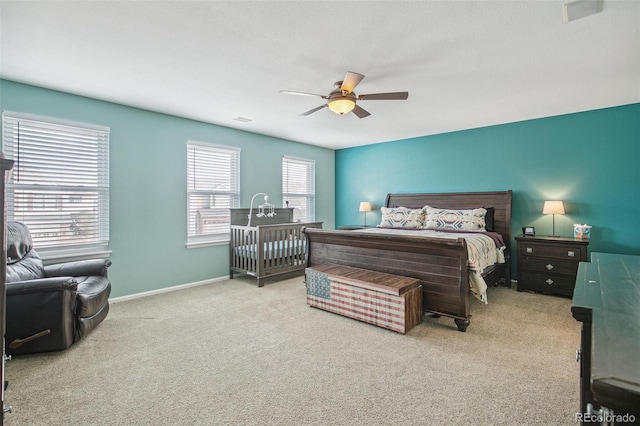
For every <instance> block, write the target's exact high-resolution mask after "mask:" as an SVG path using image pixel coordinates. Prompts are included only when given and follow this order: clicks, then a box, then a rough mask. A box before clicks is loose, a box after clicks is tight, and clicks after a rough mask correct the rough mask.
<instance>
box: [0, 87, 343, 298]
mask: <svg viewBox="0 0 640 426" xmlns="http://www.w3.org/2000/svg"><path fill="white" fill-rule="evenodd" d="M0 107H1V108H2V110H3V111H5V110H7V111H13V112H21V113H26V114H35V115H41V116H47V117H53V118H58V119H63V120H71V121H79V122H85V123H92V124H97V125H102V126H108V127H110V128H111V141H110V192H111V198H110V216H111V222H110V250H111V251H112V255H111V260H112V261H113V266H112V267H111V268H110V269H109V277H110V279H111V282H112V286H113V291H112V297H117V296H124V295H129V294H135V293H140V292H145V291H152V290H157V289H162V288H166V287H171V286H176V285H181V284H187V283H192V282H197V281H202V280H207V279H212V278H218V277H223V276H228V274H229V245H228V244H224V245H219V246H213V247H202V248H191V249H187V248H186V246H185V244H186V241H187V212H186V199H187V193H186V143H187V140H196V141H202V142H210V143H215V144H222V145H230V146H237V147H240V148H241V154H240V162H241V165H240V168H241V198H242V201H241V205H242V207H248V206H249V202H250V200H251V196H252V195H253V194H254V193H256V192H265V193H267V194H269V201H270V202H272V203H273V204H275V205H276V206H281V205H282V186H281V185H282V183H281V181H282V177H281V169H282V167H281V162H282V156H283V155H291V156H295V157H301V158H308V159H313V160H315V161H316V219H317V220H319V221H323V222H324V224H325V228H330V229H332V228H333V227H334V212H335V204H334V201H335V182H334V176H335V168H334V167H335V159H334V151H333V150H330V149H324V148H319V147H314V146H311V145H306V144H301V143H297V142H293V141H288V140H283V139H278V138H273V137H268V136H262V135H258V134H255V133H250V132H245V131H240V130H235V129H231V128H227V127H221V126H216V125H212V124H207V123H203V122H199V121H193V120H188V119H184V118H179V117H175V116H171V115H166V114H159V113H155V112H151V111H146V110H141V109H137V108H132V107H128V106H123V105H118V104H114V103H109V102H104V101H100V100H95V99H90V98H86V97H82V96H75V95H71V94H67V93H62V92H57V91H53V90H47V89H44V88H40V87H35V86H29V85H24V84H19V83H16V82H12V81H7V80H0ZM250 127H251V124H250V123H249V124H247V128H248V129H250Z"/></svg>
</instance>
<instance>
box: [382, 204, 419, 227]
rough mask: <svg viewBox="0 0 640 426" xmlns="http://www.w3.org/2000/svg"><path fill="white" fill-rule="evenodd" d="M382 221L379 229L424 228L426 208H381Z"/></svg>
mask: <svg viewBox="0 0 640 426" xmlns="http://www.w3.org/2000/svg"><path fill="white" fill-rule="evenodd" d="M380 211H381V212H382V220H381V221H380V225H378V227H384V228H424V225H425V213H424V208H421V209H410V208H407V207H393V208H391V207H381V208H380Z"/></svg>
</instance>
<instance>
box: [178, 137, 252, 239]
mask: <svg viewBox="0 0 640 426" xmlns="http://www.w3.org/2000/svg"><path fill="white" fill-rule="evenodd" d="M186 146H187V152H186V154H187V158H186V160H187V161H186V163H187V164H186V165H187V173H186V174H187V176H186V177H187V185H186V186H187V187H186V189H187V203H186V207H187V243H186V246H187V247H188V248H196V247H206V246H215V245H222V244H228V243H229V239H230V232H231V214H230V212H229V209H230V208H238V207H239V206H240V153H241V148H239V147H236V146H230V145H221V144H214V143H209V142H201V141H195V140H188V141H187V144H186ZM192 150H194V151H193V152H192ZM198 150H201V151H200V153H201V155H203V154H205V153H206V154H208V155H216V154H220V155H229V156H230V157H232V158H231V159H230V160H231V161H230V163H229V165H228V167H229V169H230V171H231V174H232V175H231V176H229V179H230V182H229V185H230V187H229V189H228V190H222V191H216V190H205V189H199V188H196V187H195V186H196V185H197V183H196V179H197V178H196V176H197V175H198V174H199V173H203V172H204V173H212V172H213V173H215V172H214V171H213V170H212V169H209V170H204V171H203V170H195V169H192V167H196V165H194V166H192V165H191V161H192V160H193V157H192V154H193V153H196V155H197V151H198ZM201 160H202V158H201ZM196 161H198V160H197V159H196ZM211 166H212V164H205V165H204V166H203V167H211ZM233 174H235V176H233ZM192 186H193V188H192ZM207 194H208V195H209V203H210V204H211V203H212V201H214V200H215V198H216V197H223V198H224V197H229V200H228V201H229V202H228V205H225V206H224V207H221V209H224V210H226V213H225V216H226V221H225V222H224V223H222V224H220V223H218V224H216V225H215V227H217V228H220V225H222V226H223V227H224V231H222V230H221V231H218V232H209V233H202V234H200V233H196V232H194V231H195V229H196V228H197V227H198V224H197V222H198V216H197V215H198V213H194V212H192V202H194V203H195V202H196V201H195V200H192V196H193V195H196V196H206V195H207ZM201 202H202V203H204V202H206V200H204V199H203V200H201ZM212 217H213V218H217V219H214V220H219V218H220V215H219V214H218V215H216V214H214V215H213V216H212ZM202 220H204V219H202Z"/></svg>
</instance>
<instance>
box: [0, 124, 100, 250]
mask: <svg viewBox="0 0 640 426" xmlns="http://www.w3.org/2000/svg"><path fill="white" fill-rule="evenodd" d="M109 134H110V129H109V128H107V127H101V126H94V125H90V124H79V123H66V122H63V121H59V120H55V119H50V118H43V117H35V116H31V115H25V114H19V113H11V112H4V113H3V114H2V140H3V143H2V149H3V151H4V152H5V155H6V156H7V157H9V158H11V159H13V160H14V161H15V164H14V167H13V171H12V174H11V179H10V180H9V182H8V183H7V212H8V218H9V220H16V221H19V222H23V223H24V224H26V225H27V226H28V227H29V230H30V232H31V236H32V238H33V243H34V246H35V247H36V249H38V251H39V252H41V253H46V252H57V251H65V250H75V249H79V250H86V249H88V248H93V249H98V250H104V249H106V247H107V246H108V244H109Z"/></svg>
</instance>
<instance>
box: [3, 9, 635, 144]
mask: <svg viewBox="0 0 640 426" xmlns="http://www.w3.org/2000/svg"><path fill="white" fill-rule="evenodd" d="M563 3H564V2H563V1H555V0H548V1H509V2H507V1H411V2H409V1H406V2H405V1H390V2H377V1H376V2H373V1H354V2H345V1H340V2H337V1H329V2H319V1H297V2H292V1H255V2H239V1H229V2H227V1H197V2H188V1H139V2H138V1H136V2H133V1H129V2H127V1H104V2H100V1H80V2H70V1H69V2H65V1H47V2H44V1H5V0H2V1H1V3H0V4H1V6H0V8H1V9H0V17H1V24H2V30H1V46H0V47H1V56H0V60H1V62H0V76H1V77H2V78H5V79H8V80H14V81H18V82H24V83H29V84H34V85H38V86H43V87H47V88H52V89H57V90H61V91H65V92H70V93H75V94H79V95H84V96H89V97H92V98H97V99H103V100H107V101H112V102H117V103H122V104H126V105H131V106H135V107H139V108H145V109H149V110H153V111H159V112H164V113H168V114H174V115H177V116H182V117H187V118H192V119H196V120H201V121H205V122H210V123H214V124H219V125H222V126H227V127H232V128H238V129H242V130H246V131H249V132H255V133H260V134H265V135H271V136H276V137H279V138H285V139H290V140H294V141H298V142H303V143H308V144H312V145H319V146H324V147H329V148H336V149H337V148H344V147H351V146H358V145H364V144H370V143H376V142H383V141H389V140H396V139H404V138H411V137H416V136H422V135H430V134H437V133H444V132H450V131H455V130H462V129H469V128H476V127H483V126H488V125H493V124H501V123H508V122H514V121H520V120H526V119H533V118H540V117H547V116H553V115H558V114H565V113H572V112H579V111H586V110H591V109H598V108H604V107H610V106H617V105H625V104H630V103H636V102H640V25H639V24H640V1H635V0H630V1H614V0H605V1H604V8H603V11H602V12H600V13H598V14H596V15H592V16H588V17H586V18H583V19H579V20H576V21H573V22H570V23H564V21H563ZM347 71H355V72H359V73H361V74H364V75H365V76H366V77H365V79H364V80H363V81H362V82H361V83H360V85H359V86H358V87H357V88H356V90H355V92H356V93H358V94H365V93H379V92H394V91H408V92H409V99H408V100H406V101H375V100H369V101H360V102H359V103H358V104H359V105H360V106H362V107H363V108H365V109H366V110H368V111H369V112H370V113H371V116H369V117H367V118H364V119H359V118H357V117H356V116H355V115H354V114H348V115H345V116H339V115H336V114H334V113H332V112H331V111H329V110H328V109H326V108H325V109H322V110H320V111H318V112H316V113H314V114H312V115H309V116H306V117H303V116H300V115H299V114H300V113H302V112H304V111H307V110H309V109H311V108H314V107H316V106H319V105H322V103H323V102H324V101H323V100H322V99H320V98H316V97H306V96H292V95H285V94H281V93H279V91H280V90H283V89H286V90H292V91H300V92H311V93H318V94H328V93H329V91H331V90H332V89H333V84H334V82H335V81H338V80H342V79H343V77H344V75H345V73H346V72H347ZM237 117H245V118H249V119H251V120H253V121H251V122H248V123H242V122H239V121H237V120H235V118H237ZM97 124H100V123H97Z"/></svg>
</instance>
